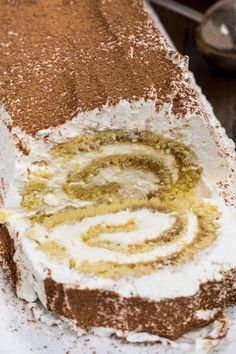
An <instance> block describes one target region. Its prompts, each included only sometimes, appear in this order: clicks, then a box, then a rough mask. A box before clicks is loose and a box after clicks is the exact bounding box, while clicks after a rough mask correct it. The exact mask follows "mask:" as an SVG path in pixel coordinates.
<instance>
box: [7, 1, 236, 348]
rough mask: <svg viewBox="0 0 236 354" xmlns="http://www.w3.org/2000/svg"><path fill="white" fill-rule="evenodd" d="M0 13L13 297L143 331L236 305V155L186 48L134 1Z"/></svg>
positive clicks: (121, 331)
mask: <svg viewBox="0 0 236 354" xmlns="http://www.w3.org/2000/svg"><path fill="white" fill-rule="evenodd" d="M0 14H1V15H0V16H1V26H0V45H1V56H0V78H1V79H0V80H1V81H0V99H1V108H0V115H1V121H0V139H1V154H0V175H1V176H0V177H1V189H0V193H1V203H2V209H1V213H0V216H1V222H2V224H3V225H2V226H1V237H2V239H4V240H5V243H4V244H5V245H6V252H9V259H10V261H11V264H12V260H13V261H14V264H15V267H16V270H17V271H16V274H17V276H16V281H15V282H16V284H15V285H16V288H17V295H18V296H19V297H20V298H22V299H25V300H26V301H36V300H37V299H39V300H40V301H41V302H42V304H43V305H44V306H45V308H46V309H47V310H49V311H51V312H53V313H54V314H57V315H59V316H61V317H62V318H63V319H64V320H65V321H67V322H68V323H69V324H70V325H71V326H72V327H73V328H74V329H75V330H82V331H84V332H91V331H92V332H95V333H98V334H104V335H105V334H109V335H111V334H116V335H117V336H119V337H124V338H128V337H129V336H130V335H135V338H136V339H137V340H138V341H142V340H144V341H146V340H155V339H158V338H159V337H158V336H165V337H168V338H173V339H174V338H177V337H179V336H181V335H183V334H184V333H186V332H187V331H189V330H192V329H196V328H200V327H202V326H204V325H206V324H208V323H210V322H211V321H213V320H214V319H216V318H217V317H219V316H220V315H221V314H222V312H223V311H224V309H225V307H226V306H229V305H231V304H234V303H236V290H235V289H236V258H235V252H236V242H235V229H236V209H235V204H236V203H235V197H236V189H235V167H236V163H235V161H236V159H235V156H236V155H235V152H234V144H233V143H232V141H231V140H229V139H228V138H227V136H226V134H225V132H224V130H223V129H222V127H221V126H220V123H219V122H218V121H217V120H216V118H215V117H214V116H213V114H212V113H211V111H209V106H208V103H207V102H206V101H205V100H204V98H203V96H202V95H201V93H200V92H198V90H197V89H196V87H195V85H194V83H193V80H192V79H191V76H190V74H189V72H188V63H187V59H186V58H185V57H182V56H181V55H180V54H179V53H177V52H176V51H174V50H172V49H171V48H170V47H169V46H168V44H167V43H166V42H165V40H164V38H163V37H162V35H161V34H160V33H159V31H158V29H157V28H156V27H155V25H154V24H153V22H152V19H151V18H150V17H149V15H148V14H147V13H146V11H145V9H144V5H143V2H142V1H140V0H122V1H118V0H79V1H76V0H74V1H66V0H64V1H61V0H40V1H37V0H35V1H33V0H32V1H30V0H28V1H27V0H26V1H23V0H22V1H20V0H19V1H0ZM6 240H8V242H6ZM10 245H12V246H13V247H14V252H12V246H10ZM13 253H14V255H12V254H13Z"/></svg>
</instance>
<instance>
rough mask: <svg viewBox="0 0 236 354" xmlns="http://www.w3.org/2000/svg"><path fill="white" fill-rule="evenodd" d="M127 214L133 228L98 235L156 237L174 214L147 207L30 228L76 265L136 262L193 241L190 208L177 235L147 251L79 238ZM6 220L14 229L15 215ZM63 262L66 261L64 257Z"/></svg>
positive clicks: (127, 240) (123, 239)
mask: <svg viewBox="0 0 236 354" xmlns="http://www.w3.org/2000/svg"><path fill="white" fill-rule="evenodd" d="M130 218H133V219H134V220H135V222H136V224H137V230H134V231H130V232H119V233H117V234H105V235H104V234H103V235H101V237H99V238H100V239H106V240H109V241H111V242H112V243H114V242H115V240H114V238H116V240H117V241H118V242H119V243H121V244H122V243H123V244H135V243H137V242H140V241H141V242H143V241H145V240H150V239H154V238H157V237H158V236H160V234H161V232H163V231H165V230H167V229H168V228H170V227H171V226H172V225H173V223H174V221H175V218H173V216H171V215H165V214H161V213H152V212H151V211H150V210H147V209H142V210H140V211H136V212H135V211H122V212H119V213H117V214H107V215H104V216H96V217H90V218H85V219H84V220H83V221H81V222H80V223H75V224H64V225H59V226H57V227H55V228H54V229H53V230H47V229H46V228H44V227H42V226H39V225H37V226H36V227H34V229H33V230H34V239H35V240H37V241H39V242H40V243H42V244H43V243H44V242H47V241H49V242H50V241H55V242H57V243H58V244H59V245H60V246H63V247H65V249H66V251H67V252H68V254H69V256H70V257H71V258H72V259H74V260H75V261H76V263H77V265H79V264H80V263H81V262H82V261H89V262H92V263H93V262H98V261H111V262H118V263H120V264H124V263H129V264H135V263H139V262H148V261H155V259H156V258H158V257H167V256H169V255H171V254H173V253H174V252H178V251H179V250H181V249H182V247H184V246H185V245H188V244H190V243H191V242H192V241H193V239H194V236H195V235H196V232H197V218H196V216H195V215H194V214H193V213H192V212H189V214H188V218H187V219H188V220H187V227H186V230H184V233H183V235H182V236H181V237H180V239H179V240H178V241H176V242H175V243H172V244H169V245H167V246H162V247H156V248H154V249H153V250H151V251H149V252H143V253H138V254H125V253H124V252H121V251H120V252H118V251H114V250H108V249H105V248H101V247H91V246H89V245H87V244H86V243H84V242H83V241H82V238H81V237H82V235H83V233H84V232H86V231H88V229H89V227H91V226H95V225H97V224H101V223H104V225H107V224H109V225H117V224H120V223H121V224H123V223H126V222H127V221H128V220H129V219H130ZM9 222H10V224H11V226H12V227H13V228H14V229H17V227H18V224H19V219H17V218H16V217H15V216H14V217H13V218H10V220H9ZM23 223H24V222H23ZM26 229H27V226H26ZM26 229H25V236H26V237H27V234H29V231H28V230H26ZM32 242H33V243H34V246H35V251H36V249H37V245H38V243H36V242H34V241H32ZM37 252H40V251H37ZM46 261H47V256H45V262H46ZM55 263H56V262H55ZM64 263H65V264H68V262H67V261H66V260H65V262H64Z"/></svg>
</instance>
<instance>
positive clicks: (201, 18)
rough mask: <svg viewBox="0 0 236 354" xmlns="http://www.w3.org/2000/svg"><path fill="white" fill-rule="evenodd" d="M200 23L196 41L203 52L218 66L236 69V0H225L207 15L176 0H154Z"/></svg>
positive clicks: (213, 7) (211, 8) (152, 0)
mask: <svg viewBox="0 0 236 354" xmlns="http://www.w3.org/2000/svg"><path fill="white" fill-rule="evenodd" d="M151 2H152V3H155V4H157V5H160V6H162V7H165V8H167V9H169V10H172V11H174V12H176V13H179V14H181V15H183V16H185V17H188V18H190V19H192V20H194V21H196V22H198V23H199V25H198V27H197V30H196V43H197V46H198V49H199V50H200V52H201V53H202V54H203V55H204V56H205V57H207V58H208V60H210V61H211V63H212V64H214V65H215V66H217V67H219V68H221V69H224V70H228V71H234V70H236V0H222V1H218V2H217V3H216V4H214V5H213V6H211V7H210V8H209V9H208V10H207V12H206V13H205V14H204V15H203V14H201V13H200V12H198V11H195V10H193V9H191V8H189V7H187V6H185V5H183V4H180V3H178V2H177V1H175V0H151Z"/></svg>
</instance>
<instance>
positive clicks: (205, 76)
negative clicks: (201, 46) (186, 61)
mask: <svg viewBox="0 0 236 354" xmlns="http://www.w3.org/2000/svg"><path fill="white" fill-rule="evenodd" d="M181 2H182V3H184V4H186V5H188V6H191V7H192V8H194V9H196V10H199V11H202V12H204V11H205V10H206V9H207V8H208V7H209V6H210V5H211V4H212V3H213V2H212V1H210V0H181ZM153 7H154V9H155V11H156V12H157V13H158V16H159V18H160V19H161V21H162V22H163V24H164V26H165V28H166V29H167V31H168V33H169V35H170V37H171V39H172V40H173V42H174V44H175V46H176V48H177V49H178V50H179V51H180V52H181V53H182V54H186V55H188V56H189V57H190V70H191V71H192V72H193V73H194V75H195V78H196V81H197V83H198V84H199V85H200V86H201V88H202V90H203V93H204V94H205V95H206V96H207V98H208V100H209V101H210V102H211V104H212V106H213V108H214V111H215V114H216V116H217V118H218V119H219V120H220V121H221V123H222V125H223V126H224V127H225V128H226V131H227V133H228V135H229V136H230V137H231V138H233V139H234V141H235V142H236V73H234V74H232V73H230V74H229V73H228V74H226V73H222V72H220V71H219V70H217V69H215V68H213V67H212V66H211V65H210V64H208V63H207V61H206V60H205V58H203V57H202V55H201V54H200V53H199V52H198V50H197V48H196V45H195V28H196V23H194V22H193V21H191V20H189V19H186V18H184V17H183V16H181V15H178V14H175V13H173V12H171V11H169V10H166V9H163V8H161V7H159V6H156V5H153Z"/></svg>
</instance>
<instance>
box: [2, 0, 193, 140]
mask: <svg viewBox="0 0 236 354" xmlns="http://www.w3.org/2000/svg"><path fill="white" fill-rule="evenodd" d="M0 48H1V55H0V102H1V104H2V105H3V107H4V108H5V109H6V111H7V112H8V113H9V114H10V116H11V118H12V122H13V125H14V126H18V127H19V128H20V129H22V130H23V131H25V132H26V133H28V134H35V133H37V132H38V131H39V130H42V129H47V128H49V127H56V126H58V125H61V124H63V123H65V122H66V121H68V120H70V119H72V118H73V117H75V115H76V114H77V113H79V112H84V111H90V110H92V109H95V108H102V107H103V106H104V105H106V104H109V105H115V104H117V103H118V102H119V101H120V100H122V99H124V100H128V101H132V100H138V99H140V98H144V99H145V100H147V99H149V98H151V99H155V102H156V107H157V110H158V108H160V107H161V106H162V104H163V103H164V102H172V104H173V108H172V110H173V112H174V113H175V114H177V115H179V116H181V115H183V114H185V113H186V110H188V109H189V108H190V109H192V110H195V109H196V97H195V94H194V92H193V91H192V90H191V89H190V88H189V87H188V85H187V83H186V81H185V82H184V80H185V79H184V77H183V71H182V69H181V66H179V65H177V64H174V61H175V60H177V61H178V62H179V61H180V62H184V58H183V57H182V56H181V55H180V54H179V53H177V52H174V51H171V50H170V49H169V48H168V46H167V45H166V43H165V41H164V39H163V37H162V36H161V35H160V34H159V32H158V30H157V29H156V27H155V26H154V24H153V22H152V19H151V18H150V16H149V15H148V14H147V13H146V11H145V10H144V6H143V1H140V0H122V1H120V0H0ZM171 97H173V98H171ZM186 97H188V99H187V100H188V103H186ZM186 106H187V107H186Z"/></svg>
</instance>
